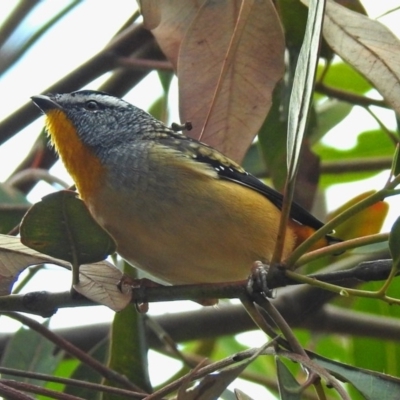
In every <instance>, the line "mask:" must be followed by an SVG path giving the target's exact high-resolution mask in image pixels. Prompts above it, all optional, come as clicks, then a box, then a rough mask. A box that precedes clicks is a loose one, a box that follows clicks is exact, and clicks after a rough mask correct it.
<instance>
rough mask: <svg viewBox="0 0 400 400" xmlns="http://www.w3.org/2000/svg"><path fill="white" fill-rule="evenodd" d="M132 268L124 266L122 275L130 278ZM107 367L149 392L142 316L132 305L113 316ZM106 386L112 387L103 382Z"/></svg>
mask: <svg viewBox="0 0 400 400" xmlns="http://www.w3.org/2000/svg"><path fill="white" fill-rule="evenodd" d="M132 271H133V269H132V267H131V266H130V265H129V264H127V263H126V262H124V273H125V274H128V275H130V276H132V273H133V272H132ZM110 338H111V341H110V349H109V361H108V366H109V367H110V368H111V369H112V370H114V371H117V372H119V373H120V374H122V375H125V376H126V377H127V378H128V379H129V380H130V381H131V382H133V383H134V384H135V385H137V386H138V387H140V388H142V389H143V390H145V391H147V392H151V391H152V389H151V384H150V378H149V371H148V360H147V351H148V346H147V342H146V335H145V321H144V315H143V314H141V313H139V312H138V311H137V310H136V309H135V307H133V306H132V305H130V306H128V307H126V308H124V309H123V310H122V311H120V312H118V313H116V314H115V315H114V321H113V323H112V326H111V335H110ZM106 385H109V386H113V383H112V382H109V381H106ZM119 399H121V400H122V398H121V397H120V396H117V395H112V394H107V393H104V395H103V400H119Z"/></svg>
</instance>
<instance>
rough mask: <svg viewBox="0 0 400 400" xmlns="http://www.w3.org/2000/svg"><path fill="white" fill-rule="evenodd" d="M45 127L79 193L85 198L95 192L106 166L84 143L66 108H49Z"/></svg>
mask: <svg viewBox="0 0 400 400" xmlns="http://www.w3.org/2000/svg"><path fill="white" fill-rule="evenodd" d="M46 128H47V131H48V132H49V134H50V137H51V141H52V143H53V144H54V146H55V148H56V150H57V152H58V153H59V154H60V156H61V159H62V161H63V163H64V165H65V168H66V169H67V171H68V172H69V174H70V175H71V177H72V179H73V180H74V182H75V184H76V187H77V189H78V191H79V194H80V196H81V197H82V198H83V199H84V200H85V199H88V198H90V197H92V196H95V195H96V193H97V191H98V189H99V187H100V186H101V185H102V183H103V182H104V177H105V169H104V167H103V166H102V164H101V162H100V160H99V159H98V158H97V157H96V155H95V154H94V153H93V151H92V150H91V149H90V148H89V147H87V146H86V145H85V144H84V143H82V141H81V139H80V138H79V136H78V134H77V132H76V129H75V126H74V125H73V124H72V123H71V121H70V120H69V119H68V117H67V116H66V114H65V113H64V112H63V111H61V110H51V111H49V112H48V113H47V115H46Z"/></svg>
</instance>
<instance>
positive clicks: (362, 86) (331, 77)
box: [317, 62, 372, 94]
mask: <svg viewBox="0 0 400 400" xmlns="http://www.w3.org/2000/svg"><path fill="white" fill-rule="evenodd" d="M323 71H324V68H323V67H319V68H318V74H317V80H318V79H319V77H320V76H321V74H322V72H323ZM323 82H324V84H325V85H328V86H332V87H334V88H335V89H343V90H345V91H350V92H354V93H358V94H363V93H366V92H368V91H369V90H371V89H372V85H371V84H370V83H369V82H368V81H367V80H366V79H365V78H364V77H363V76H362V75H361V74H359V73H358V72H357V71H356V70H355V69H354V68H353V67H351V66H350V65H349V64H346V63H344V62H340V63H335V64H331V65H330V66H329V69H328V71H327V72H326V74H325V75H324V80H323Z"/></svg>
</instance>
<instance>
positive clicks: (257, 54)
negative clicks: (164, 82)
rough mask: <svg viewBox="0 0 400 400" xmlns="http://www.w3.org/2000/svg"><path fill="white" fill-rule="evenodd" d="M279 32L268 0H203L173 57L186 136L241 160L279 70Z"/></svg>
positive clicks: (282, 46)
mask: <svg viewBox="0 0 400 400" xmlns="http://www.w3.org/2000/svg"><path fill="white" fill-rule="evenodd" d="M284 49H285V44H284V36H283V32H282V27H281V25H280V22H279V18H278V16H277V14H276V11H275V8H274V5H273V3H272V1H271V0H262V1H239V0H236V1H229V2H215V1H209V0H207V1H206V2H205V3H204V4H203V6H202V7H201V8H200V10H199V11H198V13H197V15H196V16H195V18H194V20H193V22H192V23H191V24H190V26H189V28H188V30H187V32H186V35H185V38H184V40H183V42H182V45H181V49H180V52H179V61H178V78H179V96H180V113H181V120H182V121H190V122H192V124H193V128H194V129H193V130H192V131H191V132H190V136H192V137H194V138H197V139H199V138H200V139H201V140H202V141H204V142H206V143H208V144H210V145H211V146H213V147H216V148H217V149H219V150H220V151H222V152H223V153H225V154H226V155H228V156H229V157H231V158H232V159H234V160H236V161H238V162H240V161H241V160H242V158H243V156H244V154H245V153H246V151H247V149H248V147H249V145H250V144H251V142H252V140H253V138H254V136H255V135H256V134H257V132H258V130H259V128H260V127H261V124H262V122H263V121H264V119H265V117H266V115H267V113H268V111H269V108H270V105H271V96H272V91H273V89H274V87H275V85H276V82H277V81H278V80H279V79H280V78H281V77H282V74H283V70H284V60H283V56H284Z"/></svg>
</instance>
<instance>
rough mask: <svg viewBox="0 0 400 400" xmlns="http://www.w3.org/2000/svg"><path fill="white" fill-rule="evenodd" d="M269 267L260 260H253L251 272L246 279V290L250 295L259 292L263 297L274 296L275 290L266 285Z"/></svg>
mask: <svg viewBox="0 0 400 400" xmlns="http://www.w3.org/2000/svg"><path fill="white" fill-rule="evenodd" d="M270 268H271V266H269V265H267V264H264V263H262V262H261V261H255V262H254V264H253V266H252V268H251V274H250V276H249V279H248V281H247V292H248V293H249V295H250V296H251V295H252V294H253V293H261V294H263V295H264V296H265V297H269V298H274V297H275V295H276V290H275V289H270V288H269V287H268V275H269V271H270Z"/></svg>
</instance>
